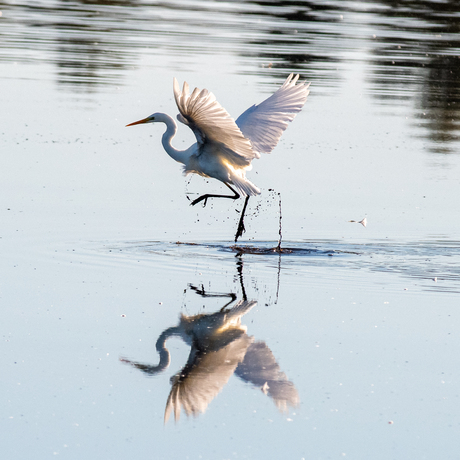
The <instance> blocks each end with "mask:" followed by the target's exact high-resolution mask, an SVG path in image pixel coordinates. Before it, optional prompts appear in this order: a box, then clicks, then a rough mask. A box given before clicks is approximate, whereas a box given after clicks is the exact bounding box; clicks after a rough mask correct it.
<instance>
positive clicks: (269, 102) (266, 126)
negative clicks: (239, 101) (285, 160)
mask: <svg viewBox="0 0 460 460" xmlns="http://www.w3.org/2000/svg"><path fill="white" fill-rule="evenodd" d="M298 79H299V75H296V76H294V74H292V73H291V75H289V77H288V78H287V79H286V81H285V82H284V84H283V86H281V88H280V89H279V90H278V91H276V93H274V94H272V95H271V96H270V97H269V98H268V99H266V100H265V101H263V102H261V103H260V104H259V105H253V106H252V107H250V108H249V109H248V110H246V112H243V113H242V114H241V115H240V116H239V117H238V118H237V120H236V124H237V125H238V127H239V128H240V130H241V132H242V133H243V135H244V136H245V137H247V138H248V139H249V140H250V141H251V143H252V148H253V150H255V152H256V153H259V154H260V153H270V152H271V151H272V150H273V149H274V148H275V147H276V145H277V144H278V141H279V139H280V137H281V134H283V131H284V130H285V129H286V128H287V126H288V122H289V121H292V120H293V119H294V117H295V116H296V114H297V113H298V112H300V110H301V109H302V107H303V106H304V104H305V102H306V100H307V96H308V94H309V93H310V91H309V89H308V87H309V86H310V83H308V84H306V83H305V82H301V83H298V84H296V83H297V80H298Z"/></svg>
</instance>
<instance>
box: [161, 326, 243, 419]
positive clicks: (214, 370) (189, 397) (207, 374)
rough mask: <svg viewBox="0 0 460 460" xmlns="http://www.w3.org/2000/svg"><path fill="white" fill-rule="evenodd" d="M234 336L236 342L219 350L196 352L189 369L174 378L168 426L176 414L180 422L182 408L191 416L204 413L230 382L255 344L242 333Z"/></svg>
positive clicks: (191, 354)
mask: <svg viewBox="0 0 460 460" xmlns="http://www.w3.org/2000/svg"><path fill="white" fill-rule="evenodd" d="M232 333H233V334H234V335H235V337H234V339H233V340H232V341H231V342H230V343H229V344H227V345H226V346H225V347H223V348H220V349H219V350H214V351H213V350H197V349H196V348H195V347H194V348H192V351H191V353H190V357H189V360H188V362H187V365H186V366H185V367H184V368H183V369H182V371H181V372H179V373H178V374H176V375H175V376H174V377H173V378H172V389H171V392H170V394H169V397H168V401H167V403H166V410H165V423H166V422H167V421H168V419H169V416H170V415H171V412H172V411H173V412H174V418H175V419H176V420H178V419H179V416H180V411H181V406H182V408H183V409H184V412H185V413H186V414H187V415H191V414H192V415H195V416H196V415H198V414H199V413H200V412H201V413H204V412H205V411H206V408H207V407H208V405H209V403H210V402H211V401H212V400H213V399H214V398H215V397H216V395H217V394H218V393H219V392H220V391H221V390H222V388H223V387H224V386H225V384H226V383H227V382H228V379H229V378H230V377H231V375H232V374H233V372H234V371H235V368H236V367H237V366H238V363H239V362H241V361H242V360H243V358H244V355H245V353H246V350H247V348H248V346H249V345H250V344H251V342H252V338H251V337H249V336H248V335H247V334H246V333H245V332H244V331H242V330H241V329H236V330H233V331H232Z"/></svg>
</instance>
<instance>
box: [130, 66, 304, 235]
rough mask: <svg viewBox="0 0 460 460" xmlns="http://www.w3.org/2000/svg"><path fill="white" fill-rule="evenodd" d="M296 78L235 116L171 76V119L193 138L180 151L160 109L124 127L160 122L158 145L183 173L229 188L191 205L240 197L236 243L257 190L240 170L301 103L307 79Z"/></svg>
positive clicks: (274, 138)
mask: <svg viewBox="0 0 460 460" xmlns="http://www.w3.org/2000/svg"><path fill="white" fill-rule="evenodd" d="M298 79H299V75H296V76H294V75H293V74H291V75H289V77H288V78H287V79H286V81H285V82H284V84H283V85H282V86H281V88H279V89H278V91H276V92H275V93H274V94H272V95H271V96H270V97H269V98H268V99H266V100H265V101H263V102H261V103H260V104H258V105H253V106H252V107H250V108H249V109H247V110H246V111H245V112H243V113H242V114H241V115H240V116H239V117H238V118H237V120H236V121H235V120H234V119H233V118H231V116H230V115H229V114H228V112H227V111H226V110H225V109H224V108H223V107H222V106H221V105H220V104H219V103H218V102H217V101H216V98H215V96H214V94H212V93H210V92H209V91H208V90H207V89H203V90H201V91H200V90H199V89H198V88H195V89H194V90H193V92H192V94H190V93H189V86H188V84H187V82H184V86H183V89H182V91H181V90H180V88H179V84H178V82H177V80H176V79H175V78H174V85H173V86H174V98H175V100H176V104H177V107H178V109H179V112H180V113H179V115H177V119H178V120H179V121H180V122H182V123H184V124H186V125H187V126H189V127H190V129H191V130H192V131H193V132H194V133H195V136H196V140H197V142H196V143H195V144H193V145H191V146H190V147H189V148H188V149H186V150H177V149H176V148H174V147H173V146H172V144H171V140H172V139H173V137H174V136H175V135H176V132H177V124H176V122H175V121H174V119H173V118H172V117H170V116H169V115H167V114H165V113H154V114H152V115H150V116H148V117H147V118H144V119H142V120H139V121H135V122H134V123H130V124H128V125H126V126H133V125H138V124H142V123H164V124H165V125H166V131H165V132H164V134H163V137H162V144H163V147H164V149H165V150H166V153H167V154H168V155H169V156H170V157H171V158H173V159H174V160H176V161H178V162H179V163H182V164H183V165H184V173H185V174H191V173H195V174H198V175H200V176H203V177H213V178H214V179H217V180H219V181H221V182H223V183H224V184H225V185H226V186H227V187H228V188H229V189H230V190H231V191H232V192H233V195H216V194H205V195H202V196H200V197H198V198H197V199H195V200H194V201H192V203H191V204H192V205H196V204H197V203H199V202H201V201H203V200H204V204H205V205H206V202H207V200H208V198H231V199H234V200H236V199H238V198H239V197H240V196H241V195H242V196H245V197H246V199H245V202H244V206H243V210H242V211H241V216H240V220H239V223H238V229H237V232H236V235H235V242H236V241H237V240H238V238H239V237H240V236H241V235H242V234H243V232H244V231H245V228H244V213H245V211H246V207H247V204H248V200H249V197H250V196H254V195H259V194H260V190H259V188H257V186H255V185H254V184H253V183H252V182H250V181H249V180H248V179H247V178H246V171H249V170H250V169H251V167H252V165H251V162H252V160H253V159H254V158H260V154H261V153H270V152H271V151H272V150H273V149H274V148H275V147H276V145H277V144H278V141H279V139H280V137H281V134H282V133H283V131H284V130H285V129H286V128H287V126H288V122H289V121H292V120H293V119H294V117H295V116H296V114H297V113H298V112H300V110H301V109H302V107H303V106H304V104H305V102H306V100H307V96H308V94H309V92H310V91H309V89H308V87H309V86H310V84H306V83H305V82H301V83H297V81H298Z"/></svg>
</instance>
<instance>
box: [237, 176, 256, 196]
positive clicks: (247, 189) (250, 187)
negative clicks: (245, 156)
mask: <svg viewBox="0 0 460 460" xmlns="http://www.w3.org/2000/svg"><path fill="white" fill-rule="evenodd" d="M231 183H232V184H233V185H234V186H235V188H236V189H237V191H238V192H239V193H241V195H243V196H254V195H260V190H259V189H258V188H257V187H256V186H255V185H254V184H253V183H252V182H251V181H249V180H247V179H246V178H245V177H240V176H237V175H236V174H235V175H233V176H232V182H231Z"/></svg>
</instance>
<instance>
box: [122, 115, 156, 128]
mask: <svg viewBox="0 0 460 460" xmlns="http://www.w3.org/2000/svg"><path fill="white" fill-rule="evenodd" d="M149 121H150V119H149V118H148V117H147V118H143V119H142V120H139V121H135V122H134V123H130V124H129V125H126V126H134V125H140V124H142V123H148V122H149ZM126 126H125V128H126Z"/></svg>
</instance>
